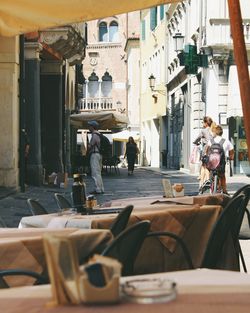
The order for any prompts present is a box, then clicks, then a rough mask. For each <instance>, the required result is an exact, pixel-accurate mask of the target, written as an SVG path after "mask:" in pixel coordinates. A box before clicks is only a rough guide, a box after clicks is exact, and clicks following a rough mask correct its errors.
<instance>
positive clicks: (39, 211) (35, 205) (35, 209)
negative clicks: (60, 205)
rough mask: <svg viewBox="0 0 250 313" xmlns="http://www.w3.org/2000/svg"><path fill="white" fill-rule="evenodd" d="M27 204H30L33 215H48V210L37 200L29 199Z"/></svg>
mask: <svg viewBox="0 0 250 313" xmlns="http://www.w3.org/2000/svg"><path fill="white" fill-rule="evenodd" d="M27 203H28V206H29V208H30V211H31V213H32V215H44V214H48V212H47V211H46V209H45V208H44V207H43V206H42V205H41V204H40V203H39V202H38V201H37V200H34V199H28V200H27Z"/></svg>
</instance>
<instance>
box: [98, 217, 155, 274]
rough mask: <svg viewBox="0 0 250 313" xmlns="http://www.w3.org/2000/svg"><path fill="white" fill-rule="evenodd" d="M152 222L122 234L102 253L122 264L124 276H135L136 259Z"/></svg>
mask: <svg viewBox="0 0 250 313" xmlns="http://www.w3.org/2000/svg"><path fill="white" fill-rule="evenodd" d="M149 228H150V222H149V221H141V222H139V223H137V224H134V225H132V226H130V227H128V228H127V229H125V230H124V231H123V232H121V233H120V234H119V235H118V236H117V237H116V238H115V239H114V240H113V241H112V242H111V243H110V244H109V245H108V246H107V247H106V248H105V249H104V251H103V252H102V255H104V256H108V257H112V258H114V259H117V260H118V261H120V262H121V264H122V275H123V276H128V275H133V272H134V263H135V259H136V257H137V255H138V253H139V251H140V249H141V246H142V244H143V241H144V239H145V237H146V235H147V233H148V231H149Z"/></svg>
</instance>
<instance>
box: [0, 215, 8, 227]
mask: <svg viewBox="0 0 250 313" xmlns="http://www.w3.org/2000/svg"><path fill="white" fill-rule="evenodd" d="M0 227H1V228H5V227H7V225H6V224H5V222H4V220H3V219H2V218H1V217H0Z"/></svg>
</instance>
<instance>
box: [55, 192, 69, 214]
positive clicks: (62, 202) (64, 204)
mask: <svg viewBox="0 0 250 313" xmlns="http://www.w3.org/2000/svg"><path fill="white" fill-rule="evenodd" d="M54 196H55V199H56V203H57V205H58V208H59V209H60V210H65V209H69V208H72V204H71V203H70V202H69V201H68V200H67V199H66V198H65V197H64V196H63V195H62V194H60V193H55V195H54Z"/></svg>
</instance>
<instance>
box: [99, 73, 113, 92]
mask: <svg viewBox="0 0 250 313" xmlns="http://www.w3.org/2000/svg"><path fill="white" fill-rule="evenodd" d="M101 91H102V95H103V97H109V95H110V93H111V91H112V76H111V75H110V74H109V72H107V71H106V72H105V73H104V75H103V76H102V85H101Z"/></svg>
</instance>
